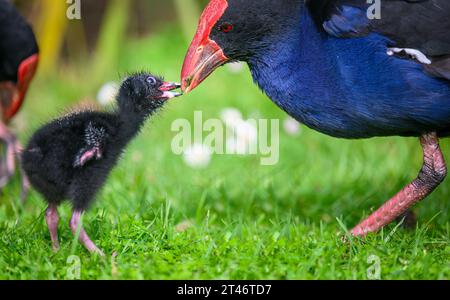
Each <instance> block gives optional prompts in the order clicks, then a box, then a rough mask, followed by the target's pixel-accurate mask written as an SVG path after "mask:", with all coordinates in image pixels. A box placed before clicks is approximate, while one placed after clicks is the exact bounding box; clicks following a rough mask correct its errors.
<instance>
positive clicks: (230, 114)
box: [220, 107, 243, 128]
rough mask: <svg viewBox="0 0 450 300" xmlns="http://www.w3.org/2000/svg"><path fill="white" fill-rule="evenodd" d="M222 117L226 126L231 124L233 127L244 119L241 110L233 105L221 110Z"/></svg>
mask: <svg viewBox="0 0 450 300" xmlns="http://www.w3.org/2000/svg"><path fill="white" fill-rule="evenodd" d="M220 119H221V120H222V121H223V122H224V123H225V125H226V126H231V127H232V128H233V127H234V126H236V125H237V124H239V123H240V122H242V120H243V118H242V113H241V111H240V110H239V109H237V108H233V107H228V108H225V109H223V110H222V111H221V112H220Z"/></svg>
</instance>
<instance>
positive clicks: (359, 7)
mask: <svg viewBox="0 0 450 300" xmlns="http://www.w3.org/2000/svg"><path fill="white" fill-rule="evenodd" d="M368 2H369V1H366V0H280V1H270V0H211V1H210V3H209V5H208V6H207V8H206V9H205V11H204V12H203V14H202V16H201V19H200V22H199V26H198V30H197V33H196V35H195V38H194V40H193V41H192V44H191V46H190V48H189V51H188V53H187V55H186V59H185V62H184V66H183V70H182V89H183V90H184V91H185V92H189V91H191V90H193V89H194V88H195V87H197V86H198V85H199V84H200V83H201V82H202V81H203V80H204V79H205V78H206V77H208V76H209V75H210V74H211V73H212V72H213V71H214V70H215V69H216V68H217V67H219V66H221V65H223V64H226V63H228V62H230V61H235V60H240V61H244V62H247V63H248V65H249V67H250V70H251V73H252V76H253V78H254V80H255V82H256V83H257V84H258V85H259V87H260V88H261V89H262V90H263V91H264V92H265V93H266V94H267V95H268V96H269V97H270V98H271V99H272V100H273V101H274V102H275V103H276V104H277V105H278V106H279V107H280V108H282V109H283V110H285V111H286V112H287V113H288V114H290V115H291V116H292V117H294V118H295V119H297V120H298V121H300V122H302V123H304V124H305V125H307V126H309V127H310V128H312V129H315V130H317V131H319V132H321V133H324V134H327V135H330V136H333V137H338V138H347V139H361V138H371V137H378V136H406V137H411V136H413V137H420V142H421V144H422V147H423V155H424V163H423V168H422V170H421V171H420V173H419V176H418V177H417V178H416V179H415V180H414V181H413V182H412V183H411V184H409V185H408V186H406V187H405V188H404V189H403V190H402V191H401V192H399V193H398V194H397V195H396V196H394V197H393V198H392V199H390V200H389V201H388V202H386V204H384V205H383V206H382V207H381V208H380V209H379V210H377V211H376V212H375V213H373V214H372V215H371V216H369V218H367V219H366V220H365V221H363V222H362V223H360V224H359V225H357V226H356V227H355V228H354V229H353V230H352V234H353V235H355V236H364V235H366V234H367V233H369V232H375V231H378V230H379V229H380V228H382V227H383V226H385V225H387V224H389V223H390V222H391V221H393V220H394V219H396V218H397V217H398V216H400V215H402V214H403V213H405V212H406V211H407V210H408V209H409V208H410V207H412V206H413V205H414V204H415V203H417V202H419V201H421V200H423V199H424V198H426V197H427V196H428V195H429V194H430V193H432V192H433V191H434V189H436V188H437V187H438V185H439V184H440V183H441V182H442V181H443V180H444V178H445V177H446V175H447V168H446V164H445V161H444V157H443V155H442V152H441V150H440V148H439V138H442V137H447V136H449V135H450V34H449V32H450V1H448V0H420V1H419V0H417V1H412V0H395V1H380V2H378V1H376V3H375V2H373V1H370V3H368ZM380 3H381V6H378V5H379V4H380Z"/></svg>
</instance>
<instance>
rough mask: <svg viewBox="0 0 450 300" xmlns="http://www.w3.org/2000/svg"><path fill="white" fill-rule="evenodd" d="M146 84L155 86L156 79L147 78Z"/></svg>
mask: <svg viewBox="0 0 450 300" xmlns="http://www.w3.org/2000/svg"><path fill="white" fill-rule="evenodd" d="M147 82H148V83H150V84H151V85H155V84H156V79H155V77H151V76H150V77H147Z"/></svg>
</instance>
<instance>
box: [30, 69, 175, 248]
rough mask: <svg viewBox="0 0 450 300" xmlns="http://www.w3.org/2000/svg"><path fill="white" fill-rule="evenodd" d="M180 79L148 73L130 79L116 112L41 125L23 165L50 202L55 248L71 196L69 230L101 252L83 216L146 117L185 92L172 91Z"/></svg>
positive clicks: (86, 114)
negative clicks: (61, 215) (61, 210)
mask: <svg viewBox="0 0 450 300" xmlns="http://www.w3.org/2000/svg"><path fill="white" fill-rule="evenodd" d="M179 87H180V85H179V84H177V83H168V82H164V81H163V80H162V79H160V78H158V77H155V76H153V75H150V74H145V73H140V74H136V75H133V76H131V77H129V78H127V79H126V80H125V81H124V82H123V83H122V85H121V87H120V90H119V94H118V96H117V109H116V110H115V111H114V112H112V113H107V112H95V111H84V112H78V113H73V114H71V115H68V116H65V117H62V118H60V119H57V120H55V121H52V122H50V123H49V124H47V125H45V126H43V127H42V128H41V129H39V130H38V131H37V132H36V133H35V134H34V135H33V137H32V138H31V140H30V142H29V144H28V146H27V147H26V149H25V150H24V152H23V154H22V164H23V169H24V171H25V172H26V174H27V175H28V177H29V180H30V182H31V185H32V186H33V187H34V188H35V189H36V190H37V191H38V192H39V193H40V194H42V195H43V196H44V197H45V199H46V201H47V202H48V208H47V211H46V214H45V218H46V222H47V225H48V229H49V231H50V237H51V240H52V246H53V249H54V250H55V251H56V250H58V249H59V243H58V230H57V228H58V219H59V217H58V211H57V207H58V205H59V204H60V203H61V202H62V201H64V200H69V201H70V202H71V204H72V206H73V208H74V212H73V215H72V218H71V220H70V228H71V230H72V232H73V233H74V234H76V233H77V232H78V231H79V240H80V242H81V243H82V244H83V245H84V246H85V247H86V248H87V249H88V250H89V251H90V252H91V253H93V252H96V253H99V254H100V255H103V252H102V251H101V250H100V249H99V248H97V246H96V245H95V244H94V243H93V242H92V241H91V239H90V238H89V236H88V235H87V234H86V232H85V230H84V229H83V227H82V226H81V222H80V221H81V216H82V214H83V213H84V211H86V209H87V208H88V207H89V204H90V203H91V202H92V200H93V198H94V197H95V195H96V194H97V192H98V191H99V189H100V188H101V187H102V186H103V185H104V183H105V181H106V180H107V178H108V175H109V173H110V171H111V170H112V169H113V168H114V166H115V165H116V164H117V161H118V160H119V157H120V155H121V154H122V152H123V151H124V149H125V147H126V146H127V144H128V143H129V142H130V141H131V140H132V139H133V138H134V137H135V136H136V135H137V134H138V133H139V131H140V129H141V128H142V126H143V124H144V122H145V120H146V119H147V118H149V117H150V116H151V115H152V114H154V113H155V112H157V111H158V110H159V109H160V108H162V107H163V106H164V104H165V103H166V100H168V99H170V98H174V97H178V96H181V94H180V93H176V92H171V91H172V90H174V89H177V88H179Z"/></svg>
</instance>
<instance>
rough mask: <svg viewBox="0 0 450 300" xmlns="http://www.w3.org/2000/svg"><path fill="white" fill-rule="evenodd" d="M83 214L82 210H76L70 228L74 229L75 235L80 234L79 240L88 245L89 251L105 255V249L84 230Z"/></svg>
mask: <svg viewBox="0 0 450 300" xmlns="http://www.w3.org/2000/svg"><path fill="white" fill-rule="evenodd" d="M82 216H83V211H82V210H77V209H76V210H74V212H73V215H72V218H71V219H70V229H71V230H72V232H73V234H74V235H77V234H79V235H78V240H79V241H80V243H81V244H83V245H84V246H85V247H86V249H87V250H88V251H89V252H91V253H97V254H99V255H101V256H104V254H103V251H102V250H100V249H99V248H98V247H97V246H96V245H95V244H94V242H93V241H92V240H91V239H90V238H89V236H88V235H87V233H86V231H85V230H84V228H83V225H82V224H81V218H82Z"/></svg>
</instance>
